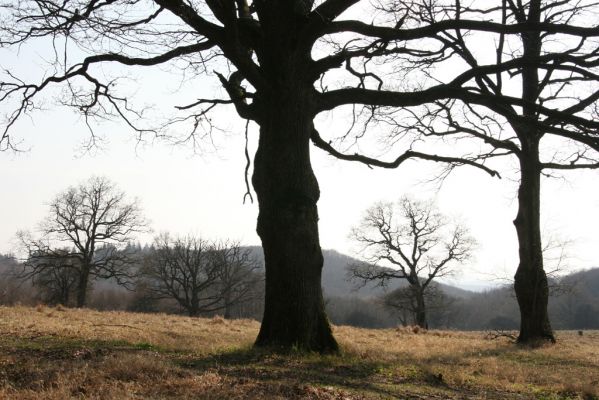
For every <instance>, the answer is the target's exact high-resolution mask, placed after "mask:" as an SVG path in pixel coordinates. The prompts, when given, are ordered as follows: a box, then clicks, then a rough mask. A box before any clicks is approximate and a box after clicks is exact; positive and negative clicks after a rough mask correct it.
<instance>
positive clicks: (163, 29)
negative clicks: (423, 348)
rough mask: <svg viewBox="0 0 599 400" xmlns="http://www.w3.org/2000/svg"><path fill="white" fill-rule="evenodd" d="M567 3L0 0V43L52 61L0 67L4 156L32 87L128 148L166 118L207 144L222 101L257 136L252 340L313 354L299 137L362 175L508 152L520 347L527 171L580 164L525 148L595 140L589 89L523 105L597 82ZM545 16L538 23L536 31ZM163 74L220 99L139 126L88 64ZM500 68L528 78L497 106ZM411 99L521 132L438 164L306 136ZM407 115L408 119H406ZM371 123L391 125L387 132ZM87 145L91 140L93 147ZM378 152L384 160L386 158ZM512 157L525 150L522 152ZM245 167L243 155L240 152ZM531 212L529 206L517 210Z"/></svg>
mask: <svg viewBox="0 0 599 400" xmlns="http://www.w3.org/2000/svg"><path fill="white" fill-rule="evenodd" d="M493 4H494V3H493ZM580 4H581V3H576V4H575V5H572V4H570V2H563V1H560V2H541V0H534V1H530V2H527V3H522V2H514V1H512V0H497V4H496V5H489V3H487V2H482V1H481V6H480V7H478V6H466V5H462V4H461V2H459V1H458V2H455V3H454V2H449V1H441V0H438V1H431V0H419V1H398V0H389V1H376V2H370V1H366V0H318V1H312V0H272V1H268V2H267V1H264V0H205V1H203V0H116V1H97V0H67V1H63V2H59V3H55V2H51V1H46V0H22V1H15V2H9V3H7V4H5V5H4V6H3V8H2V18H1V22H0V45H1V46H2V47H4V48H17V47H23V46H27V45H30V44H31V45H36V44H37V45H39V44H41V45H44V46H46V48H48V49H55V58H54V60H52V61H53V64H52V65H51V66H50V67H49V68H48V69H47V70H46V71H44V73H43V76H40V77H39V79H38V80H37V81H36V80H35V79H34V80H33V81H32V80H31V79H26V78H25V77H22V76H20V74H19V71H10V70H9V71H5V72H4V73H3V75H2V78H0V82H1V84H0V101H1V102H2V103H3V104H6V105H7V108H6V110H8V111H7V113H6V122H5V124H4V127H5V129H4V130H2V131H1V132H2V134H1V136H0V143H1V145H2V148H10V147H14V146H15V140H14V137H13V136H12V133H11V132H12V131H10V129H11V128H12V127H14V126H15V122H16V121H17V120H18V119H19V118H21V117H22V116H23V115H26V114H28V113H30V112H31V111H33V110H35V109H36V107H39V105H40V102H41V101H42V100H43V94H44V93H56V92H52V90H53V88H56V87H59V88H62V89H64V90H63V91H61V92H60V95H59V100H60V103H61V104H63V105H65V106H69V107H72V108H73V109H75V110H76V111H77V112H80V113H82V114H83V116H84V117H85V119H86V121H87V122H88V123H89V124H90V126H91V125H92V122H93V120H94V118H96V117H97V118H104V117H111V116H114V117H117V118H122V119H124V121H125V122H126V123H127V124H128V125H129V126H130V127H131V128H132V129H134V130H135V131H136V132H137V133H138V134H139V135H140V136H141V135H144V134H147V133H150V134H157V135H164V134H166V133H168V132H167V131H166V130H165V129H161V128H163V127H165V126H172V124H173V123H175V124H179V125H183V126H184V127H187V128H188V130H185V132H186V133H187V134H188V135H187V138H188V139H189V140H190V141H192V142H194V143H197V142H198V139H200V138H201V137H202V134H210V133H211V132H212V129H213V128H214V122H213V119H212V118H211V116H210V115H209V113H210V111H212V110H214V109H215V107H220V106H232V107H234V108H235V110H236V112H237V114H239V116H240V117H241V118H243V119H246V120H248V121H253V122H254V123H256V124H257V125H258V126H259V127H260V138H259V143H258V149H257V152H256V156H255V159H254V169H253V176H252V183H253V187H254V190H255V191H256V194H257V199H258V204H259V209H260V210H259V216H258V227H257V231H258V234H259V236H260V238H261V240H262V245H263V248H264V255H265V269H266V282H265V286H266V290H265V293H266V298H265V307H264V317H263V319H262V325H261V329H260V333H259V335H258V338H257V341H256V344H257V345H260V346H271V345H274V346H282V347H285V348H290V347H297V348H302V349H308V350H315V351H320V352H329V351H336V350H337V349H338V346H337V343H336V341H335V340H334V338H333V335H332V332H331V329H330V327H329V323H328V320H327V318H326V315H325V312H324V305H323V297H322V292H321V285H320V280H321V270H322V262H323V257H322V251H321V248H320V244H319V235H318V225H317V221H318V212H317V202H318V199H319V196H320V189H319V187H318V183H317V180H316V176H315V174H314V172H313V170H312V167H311V162H310V143H312V144H314V145H315V146H317V147H319V148H320V149H322V150H324V151H326V152H328V153H329V154H331V155H332V156H334V157H336V158H339V159H342V160H348V161H356V162H361V163H364V164H367V165H369V166H372V167H382V168H396V167H398V166H400V165H402V164H403V163H404V162H405V161H406V160H409V159H423V160H430V161H435V162H443V163H446V164H447V165H448V166H449V167H448V168H449V169H451V168H453V167H455V166H458V165H470V166H473V167H476V168H479V169H480V170H482V171H485V172H487V173H489V174H491V175H493V176H497V175H498V174H497V172H496V171H495V170H494V169H493V168H491V167H489V166H488V165H487V163H486V161H487V160H489V159H490V158H493V157H495V156H497V155H499V154H502V153H509V154H517V155H520V154H521V155H522V156H521V157H519V159H520V160H522V166H523V168H522V170H523V171H524V172H525V173H523V176H526V180H525V181H524V180H523V185H522V187H523V188H524V189H522V190H521V194H520V197H521V198H522V204H530V205H531V206H530V207H529V206H522V207H521V210H522V211H521V212H520V213H519V216H518V218H517V221H518V223H517V226H518V232H519V233H518V235H519V237H520V238H521V257H522V267H521V268H520V270H519V271H521V272H519V275H518V276H519V278H518V279H517V285H516V286H517V287H518V288H519V289H518V292H519V293H520V294H519V298H520V299H521V307H522V310H523V321H526V322H525V323H523V326H524V328H523V329H524V330H525V332H530V333H526V334H525V335H523V336H522V338H528V337H530V336H535V335H537V334H538V332H537V331H536V330H534V329H533V330H532V331H531V330H530V329H532V328H530V329H529V328H528V326H529V325H530V326H531V327H532V326H533V325H534V324H536V322H535V323H532V322H531V321H537V320H538V318H537V317H535V315H536V314H537V313H539V311H537V308H539V307H540V308H541V309H542V308H543V298H542V297H543V295H542V293H541V295H536V293H539V292H542V290H540V291H539V290H538V287H541V288H542V286H543V284H542V282H543V281H542V273H540V272H539V271H542V268H541V267H542V265H541V261H539V260H540V256H539V255H538V253H539V251H540V250H539V249H540V246H538V240H536V239H535V230H534V226H535V224H536V219H535V218H536V217H535V216H536V215H537V214H535V211H534V209H536V208H538V207H536V206H535V204H536V202H537V197H538V196H537V195H538V190H536V188H537V187H538V178H535V176H537V177H538V174H537V172H538V169H539V167H540V166H541V165H542V166H555V167H557V168H578V167H579V166H581V165H585V164H588V163H587V162H586V160H587V158H589V156H590V154H589V153H588V152H585V151H580V152H578V153H577V155H575V156H574V157H573V158H570V159H569V160H570V161H573V163H568V162H566V163H560V164H558V163H556V162H553V161H552V162H547V163H540V162H535V161H534V155H535V154H536V149H537V147H536V145H537V144H538V140H537V139H539V138H540V137H541V136H542V135H541V132H543V133H546V132H547V133H552V134H553V133H555V134H556V135H557V136H561V137H564V138H566V139H567V140H571V141H574V142H576V143H580V144H581V145H582V144H584V145H586V146H588V147H589V148H596V146H597V145H596V140H597V139H596V134H595V132H596V129H597V127H598V126H599V123H598V122H597V121H595V120H594V119H593V118H592V111H593V109H594V105H595V99H596V98H597V97H598V96H599V95H597V94H595V92H593V93H591V94H590V95H589V96H585V97H582V98H580V97H579V98H580V99H581V101H578V102H576V103H575V104H572V105H570V102H569V101H567V96H562V97H563V98H565V99H566V101H564V102H561V101H558V102H556V103H555V106H551V105H550V103H553V100H554V99H555V97H551V96H548V97H543V98H540V97H538V94H537V93H538V92H539V90H537V89H540V88H542V85H546V86H547V85H549V84H551V85H558V86H557V87H558V88H559V85H560V82H563V83H566V82H565V81H564V80H563V77H558V76H557V75H555V74H554V71H555V72H560V73H565V74H568V73H571V74H572V78H571V79H570V80H569V81H570V82H579V81H581V80H582V81H583V83H585V84H587V83H591V82H593V81H594V80H595V75H594V74H593V72H592V70H593V68H594V66H595V64H596V59H595V58H594V57H595V54H594V52H593V51H588V48H589V47H591V48H592V44H593V39H592V38H594V37H597V36H599V27H596V26H594V25H593V24H589V23H588V21H584V20H583V19H580V18H568V17H567V15H568V12H569V13H570V14H574V15H575V16H577V11H578V10H580V9H581V6H580ZM591 6H592V5H591ZM591 6H589V7H591ZM529 10H530V12H528V11H529ZM553 10H564V12H559V13H558V12H557V11H553ZM572 10H573V11H572ZM583 11H584V10H583ZM541 14H543V15H547V17H546V18H545V19H544V20H540V17H539V16H540V15H541ZM494 20H495V21H494ZM496 21H500V22H496ZM467 32H470V33H472V35H474V34H476V35H478V36H481V35H482V36H484V35H487V36H489V35H491V36H494V37H495V38H496V39H497V40H496V43H497V44H498V51H497V56H496V58H497V63H496V65H491V66H487V65H486V64H485V62H486V61H480V60H478V59H477V58H476V57H475V56H474V55H473V54H474V53H472V52H469V51H467V50H464V45H463V43H465V39H464V37H465V36H467V35H466V33H467ZM561 37H568V38H570V39H573V40H568V41H566V42H565V43H566V45H567V44H570V43H571V42H573V41H576V42H579V43H580V46H578V45H576V44H575V45H574V46H573V47H571V48H570V49H569V50H562V49H560V51H558V52H553V53H552V52H545V51H544V52H539V51H540V50H539V49H540V47H539V46H538V44H539V43H540V39H543V40H545V41H546V42H553V43H556V41H555V40H553V39H559V38H561ZM507 38H513V39H514V40H517V39H518V38H522V39H523V40H522V42H521V43H520V44H519V45H518V47H514V49H515V50H514V52H513V53H512V55H513V56H514V57H513V59H512V60H510V61H505V60H504V58H503V57H504V54H505V53H506V52H508V51H509V50H510V49H511V48H512V47H510V46H508V42H510V41H509V40H508V39H507ZM510 40H511V39H510ZM510 44H511V42H510ZM522 46H524V47H522ZM558 47H559V46H558ZM519 49H522V51H519ZM455 57H461V58H462V59H464V60H465V62H461V63H459V64H456V66H455V67H452V68H440V72H439V73H437V74H436V75H435V72H436V71H435V69H434V68H433V67H434V66H436V65H438V64H439V63H442V62H443V61H445V60H450V59H453V58H455ZM485 60H486V59H485ZM166 63H169V64H170V67H171V70H172V67H177V68H178V70H181V71H183V73H184V76H186V77H189V80H188V81H187V82H186V83H187V84H188V85H190V86H192V85H195V87H198V86H201V87H206V86H207V85H206V83H205V82H201V81H199V80H198V79H200V78H201V77H202V76H207V75H210V72H209V71H212V70H216V71H217V72H215V73H214V76H215V77H216V79H217V80H218V82H220V83H221V85H222V88H223V89H224V90H223V93H225V95H224V96H215V97H209V96H203V97H201V98H194V99H181V100H180V101H181V102H185V103H183V105H179V106H177V108H176V113H175V114H174V116H173V118H171V119H170V120H169V122H170V123H166V124H164V123H162V122H160V123H156V125H157V126H153V127H151V126H147V125H146V124H144V122H145V121H147V119H146V120H144V119H143V116H144V115H143V114H142V109H143V107H136V103H135V102H134V100H133V99H132V98H131V97H130V96H128V95H127V94H126V89H127V87H128V85H127V84H122V85H121V84H120V81H119V80H118V79H116V77H115V76H113V75H114V74H110V73H109V69H108V68H103V67H100V66H101V65H102V66H103V65H107V64H116V65H120V66H121V67H123V68H128V67H132V68H135V67H151V66H158V65H164V64H166ZM538 65H542V66H543V67H542V68H543V70H544V71H547V72H548V74H546V75H545V76H546V77H547V79H544V78H542V80H541V82H540V83H541V86H539V85H538V83H539V81H538V80H537V81H536V82H537V84H536V85H535V84H534V83H530V82H533V81H535V79H536V78H537V75H536V73H535V71H536V70H538V69H537V66H538ZM443 66H444V65H443ZM218 71H221V72H218ZM225 71H227V72H226V73H225ZM452 71H456V72H455V73H451V72H452ZM506 74H507V75H508V76H509V75H510V74H513V75H514V76H518V77H520V76H521V77H523V79H525V80H526V83H525V84H524V85H523V88H524V92H525V95H524V97H522V96H521V97H514V96H511V95H507V94H501V95H497V88H499V89H501V87H503V86H502V82H503V79H504V78H503V76H504V75H506ZM558 75H559V74H558ZM562 75H563V74H562ZM493 79H495V80H496V81H493ZM485 85H486V87H485ZM506 86H507V85H506ZM553 93H557V92H555V91H554V92H553ZM557 94H558V95H561V94H565V92H564V91H561V92H559V93H557ZM535 99H539V100H542V102H539V101H536V102H535V101H534V100H535ZM179 104H181V103H179ZM422 104H432V105H434V106H433V107H432V108H431V112H430V115H431V116H432V115H434V114H439V112H438V111H433V109H436V108H437V107H438V106H439V105H441V106H442V111H445V110H446V109H450V110H453V109H454V107H453V105H454V104H466V106H465V107H466V109H469V108H473V107H475V106H476V107H487V108H488V109H490V110H492V111H493V112H495V113H498V114H499V115H502V116H505V118H506V119H507V120H508V121H509V123H510V124H511V125H513V126H516V127H517V129H515V131H516V132H517V138H512V136H511V135H510V134H509V133H507V134H504V136H502V137H499V138H497V137H491V136H490V135H485V136H484V137H482V136H481V132H482V131H481V130H480V129H474V130H471V131H468V130H466V129H463V128H460V129H459V132H461V134H464V132H470V133H471V134H472V135H473V136H474V137H475V138H477V139H480V140H481V141H482V142H483V143H486V144H492V145H496V147H497V148H498V149H500V150H497V151H491V152H486V153H484V154H482V155H480V154H474V153H473V154H472V155H466V156H465V155H464V154H463V153H461V154H458V155H457V156H456V155H455V150H454V149H449V150H447V151H446V152H445V150H444V154H438V152H439V151H438V150H434V152H432V151H431V149H430V148H429V147H427V146H426V145H425V143H424V142H422V141H419V140H416V141H410V143H409V144H408V145H407V146H399V148H398V149H397V150H396V151H397V153H396V156H394V158H393V159H391V160H388V161H386V160H382V159H379V158H377V157H374V156H369V155H366V154H361V153H356V152H352V151H350V152H347V153H346V152H344V151H342V150H340V147H339V145H340V144H341V142H340V141H342V140H343V139H353V138H354V137H353V134H351V132H356V130H355V129H350V131H348V134H347V135H344V136H342V137H341V138H339V137H337V138H335V137H333V138H331V137H330V134H329V135H328V136H326V135H323V136H321V133H320V132H319V131H318V130H317V129H316V127H315V125H314V119H315V117H316V116H317V115H318V114H320V113H323V112H327V111H331V110H336V109H345V110H347V109H348V108H349V109H350V110H353V111H355V112H354V113H352V114H353V118H350V121H351V128H356V127H360V126H362V127H364V129H358V131H359V134H358V135H357V137H362V136H372V134H371V133H375V134H376V132H385V131H386V130H381V129H368V128H369V127H371V126H372V124H374V123H376V122H377V121H381V118H380V116H381V115H389V116H390V117H392V112H393V111H394V110H396V109H397V108H402V107H403V108H404V109H407V107H416V106H418V105H422ZM407 110H408V113H409V110H411V109H407ZM517 110H521V111H522V112H518V111H517ZM414 112H415V111H414ZM339 114H341V115H343V112H342V111H339V112H338V113H337V114H336V115H339ZM473 115H481V116H482V117H483V122H484V124H482V125H479V124H476V126H477V128H480V127H483V128H484V127H487V126H489V125H490V124H489V123H488V119H487V118H486V117H485V116H484V115H482V114H473ZM344 120H345V119H344ZM394 120H395V121H399V125H400V126H406V124H407V122H406V121H407V119H404V118H403V117H402V118H399V119H394ZM383 123H385V126H386V127H387V128H388V127H390V126H392V125H391V124H388V123H387V122H386V121H383ZM408 125H410V126H411V125H412V124H408ZM491 125H493V124H492V123H491ZM177 130H178V131H182V130H183V128H181V127H179V128H178V129H177ZM452 130H456V129H453V128H452ZM483 131H484V129H483ZM409 132H410V135H409V136H410V137H412V138H413V136H412V135H411V133H412V132H417V127H416V126H412V128H410V130H409ZM528 132H532V133H531V134H530V135H529V134H528ZM366 133H369V134H368V135H365V134H366ZM426 133H428V131H426ZM399 136H402V134H401V133H399ZM433 136H434V134H433ZM95 138H96V136H94V134H93V133H92V136H91V144H93V143H94V139H95ZM518 141H521V143H522V146H521V147H519V146H518ZM390 142H391V143H396V142H397V140H391V141H390ZM390 142H387V143H390ZM386 147H387V148H386V149H385V150H386V153H387V154H388V153H389V151H391V149H390V148H389V146H388V145H387V146H386ZM525 154H526V155H529V154H532V156H531V157H532V158H530V157H528V156H524V155H525ZM246 158H247V159H248V160H249V155H248V154H247V152H246ZM531 160H533V161H531ZM590 164H593V165H594V163H592V162H591V163H590ZM529 172H530V173H529ZM246 183H248V182H247V180H246ZM535 193H536V194H535ZM248 194H249V190H248ZM529 209H530V210H532V211H530V212H529V213H527V212H528V210H529ZM537 225H538V224H537ZM528 234H530V235H528ZM526 237H530V238H532V240H526V239H525V238H526ZM522 271H523V272H522ZM539 282H540V284H537V283H539ZM531 288H532V289H534V290H532V289H531ZM525 293H535V295H534V296H531V295H526V294H525ZM535 296H540V297H539V298H538V299H537V297H535ZM537 300H538V301H537ZM540 313H542V311H541V312H540ZM543 320H546V318H544V319H543Z"/></svg>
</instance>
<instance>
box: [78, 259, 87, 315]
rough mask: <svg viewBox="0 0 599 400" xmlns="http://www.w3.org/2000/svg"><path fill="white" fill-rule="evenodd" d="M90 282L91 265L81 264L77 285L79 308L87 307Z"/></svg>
mask: <svg viewBox="0 0 599 400" xmlns="http://www.w3.org/2000/svg"><path fill="white" fill-rule="evenodd" d="M88 283H89V267H88V266H86V265H82V266H81V271H80V272H79V283H78V285H77V308H81V307H85V305H86V303H87V286H88Z"/></svg>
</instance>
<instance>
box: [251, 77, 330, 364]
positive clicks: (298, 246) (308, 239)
mask: <svg viewBox="0 0 599 400" xmlns="http://www.w3.org/2000/svg"><path fill="white" fill-rule="evenodd" d="M286 84H288V85H290V86H288V87H280V88H278V89H277V90H273V92H272V95H271V96H268V99H267V100H266V99H260V102H264V103H262V104H260V107H261V108H262V110H263V112H262V113H261V115H262V117H261V121H260V141H259V145H258V150H257V152H256V157H255V162H254V175H253V177H252V182H253V186H254V189H255V190H256V194H257V197H258V204H259V215H258V226H257V232H258V235H259V236H260V238H261V240H262V247H263V250H264V260H265V269H266V294H265V295H266V297H265V305H264V316H263V319H262V326H261V328H260V333H259V334H258V338H257V339H256V346H260V347H262V346H268V347H274V348H282V349H298V350H302V351H305V350H307V351H317V352H320V353H327V352H336V351H337V350H338V345H337V342H336V341H335V339H334V338H333V335H332V332H331V327H330V325H329V321H328V319H327V316H326V314H325V309H324V301H323V295H322V288H321V271H322V266H323V256H322V250H321V248H320V243H319V236H318V210H317V206H316V203H317V201H318V198H319V196H320V192H319V188H318V183H317V181H316V177H315V176H314V173H313V171H312V167H311V164H310V135H311V133H312V129H313V123H312V120H313V117H314V114H313V112H312V107H311V106H310V100H309V99H310V95H309V94H308V93H307V92H308V91H309V90H311V87H309V86H308V88H305V87H304V88H302V87H298V85H295V86H294V82H293V80H288V81H287V82H286ZM285 86H287V85H285Z"/></svg>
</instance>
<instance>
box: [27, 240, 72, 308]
mask: <svg viewBox="0 0 599 400" xmlns="http://www.w3.org/2000/svg"><path fill="white" fill-rule="evenodd" d="M79 270H80V266H79V260H78V259H77V258H75V257H71V256H70V252H69V250H68V249H60V250H54V251H52V252H51V253H50V254H47V257H44V255H43V254H41V253H39V254H34V255H32V256H31V257H30V258H29V259H28V260H26V261H25V262H24V264H23V270H22V274H19V275H18V276H19V277H21V278H23V277H24V278H27V277H29V278H31V283H32V284H33V287H35V288H37V289H38V290H39V292H40V293H39V296H40V300H41V301H43V302H44V303H48V304H62V305H64V306H69V305H71V302H72V301H73V299H74V297H75V296H76V293H77V286H78V284H79Z"/></svg>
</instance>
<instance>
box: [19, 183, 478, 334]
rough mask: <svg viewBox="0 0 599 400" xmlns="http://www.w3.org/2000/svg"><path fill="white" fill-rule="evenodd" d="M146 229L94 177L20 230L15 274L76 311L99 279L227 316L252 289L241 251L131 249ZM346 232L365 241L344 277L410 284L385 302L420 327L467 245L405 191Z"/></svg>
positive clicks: (229, 244) (164, 244) (254, 274)
mask: <svg viewBox="0 0 599 400" xmlns="http://www.w3.org/2000/svg"><path fill="white" fill-rule="evenodd" d="M147 225H148V224H147V221H146V219H145V218H144V217H143V214H142V211H141V209H140V207H139V205H138V203H137V201H134V200H133V201H130V200H128V199H127V198H126V195H125V193H124V192H122V191H121V190H119V189H118V188H117V187H116V186H115V185H114V184H113V183H112V182H110V181H109V180H108V179H106V178H102V177H93V178H91V179H89V180H88V181H87V182H84V183H82V184H80V185H78V186H75V187H71V188H69V189H67V190H65V191H64V192H61V193H59V194H58V195H57V196H56V197H55V198H54V200H53V201H52V202H51V203H50V207H49V213H48V215H47V216H46V218H45V219H44V220H43V221H42V223H41V224H40V228H39V231H38V232H37V234H36V235H34V234H31V233H28V232H20V233H19V234H18V237H19V239H20V242H21V244H22V247H23V249H24V250H25V257H24V260H23V262H22V264H20V265H21V267H20V268H17V271H16V272H15V274H16V276H17V277H18V278H19V279H21V280H30V281H31V283H32V285H33V286H34V287H36V288H38V291H39V295H40V299H41V300H43V301H44V302H47V303H53V304H57V303H60V304H63V305H74V306H77V307H83V306H85V305H86V304H87V300H88V293H89V287H90V283H91V282H92V281H95V280H102V279H108V280H111V281H112V282H113V283H114V284H118V285H121V286H124V287H125V288H128V289H136V290H137V291H138V292H140V293H143V297H144V299H145V301H146V302H147V303H153V302H155V301H162V300H170V301H173V302H175V303H176V304H177V305H178V306H179V307H180V308H181V309H182V310H185V312H186V313H188V314H189V315H190V316H197V315H201V314H206V313H214V312H220V313H222V314H224V316H225V317H231V315H232V311H231V310H232V309H233V308H234V307H236V306H238V305H240V304H242V303H245V302H249V301H251V300H253V299H254V298H255V297H256V296H258V295H259V294H260V290H258V288H259V287H260V285H261V283H262V281H263V275H262V270H261V265H259V263H258V262H257V261H256V259H255V258H253V257H252V254H251V251H250V250H249V249H247V248H245V249H244V248H242V247H241V246H240V244H239V243H237V242H233V241H220V242H219V241H209V240H206V239H203V238H199V237H193V236H187V237H175V236H172V235H170V234H168V233H163V234H161V235H159V236H157V237H156V238H155V239H154V242H153V244H152V246H151V247H149V248H147V249H145V250H144V251H141V250H140V249H138V248H136V247H135V246H131V245H129V243H131V242H132V241H133V240H134V239H135V235H136V234H138V233H141V232H146V231H147V230H148V228H147ZM352 236H353V238H354V239H355V240H356V241H357V242H358V243H360V244H361V245H363V249H362V250H363V251H362V254H363V255H364V257H365V261H366V262H364V263H360V264H357V265H353V266H350V278H351V279H354V280H356V281H358V282H361V283H362V284H365V283H367V282H370V281H376V282H377V283H378V284H379V285H381V286H386V285H387V283H388V281H389V280H392V279H402V280H405V281H406V282H407V283H408V285H407V286H406V287H405V288H402V289H401V290H396V291H394V292H392V293H389V294H388V295H386V296H385V297H384V299H383V302H384V304H385V305H386V307H387V308H389V309H392V310H396V311H397V315H398V318H399V319H400V321H401V322H402V323H404V324H405V323H408V322H410V323H415V324H417V325H419V326H421V327H423V328H426V327H428V321H427V311H429V310H430V309H434V308H442V307H443V301H444V299H443V297H442V296H441V294H440V292H439V291H438V290H437V289H436V286H435V285H433V284H432V282H433V280H434V279H437V278H439V277H442V276H445V275H447V274H448V273H450V272H451V268H452V267H453V266H454V265H456V264H459V263H463V262H465V261H467V260H468V259H469V257H470V254H471V251H472V248H473V246H474V244H475V242H474V240H473V239H472V238H471V237H470V236H469V235H468V232H467V230H466V229H465V228H464V227H462V226H459V225H455V226H453V225H451V224H449V223H448V221H447V218H446V217H444V216H443V215H441V213H440V212H439V211H438V210H437V209H436V208H435V207H434V205H433V204H432V203H431V202H428V203H426V202H419V201H415V200H411V199H409V198H407V197H404V198H402V199H401V200H400V201H399V202H398V203H397V204H391V203H378V204H375V205H374V206H373V207H371V208H370V209H369V210H367V212H366V214H365V216H364V218H363V220H362V221H361V223H360V225H359V226H357V227H356V228H355V229H354V230H353V231H352ZM381 262H386V263H387V265H389V266H390V267H382V266H381V265H379V264H380V263H381Z"/></svg>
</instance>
